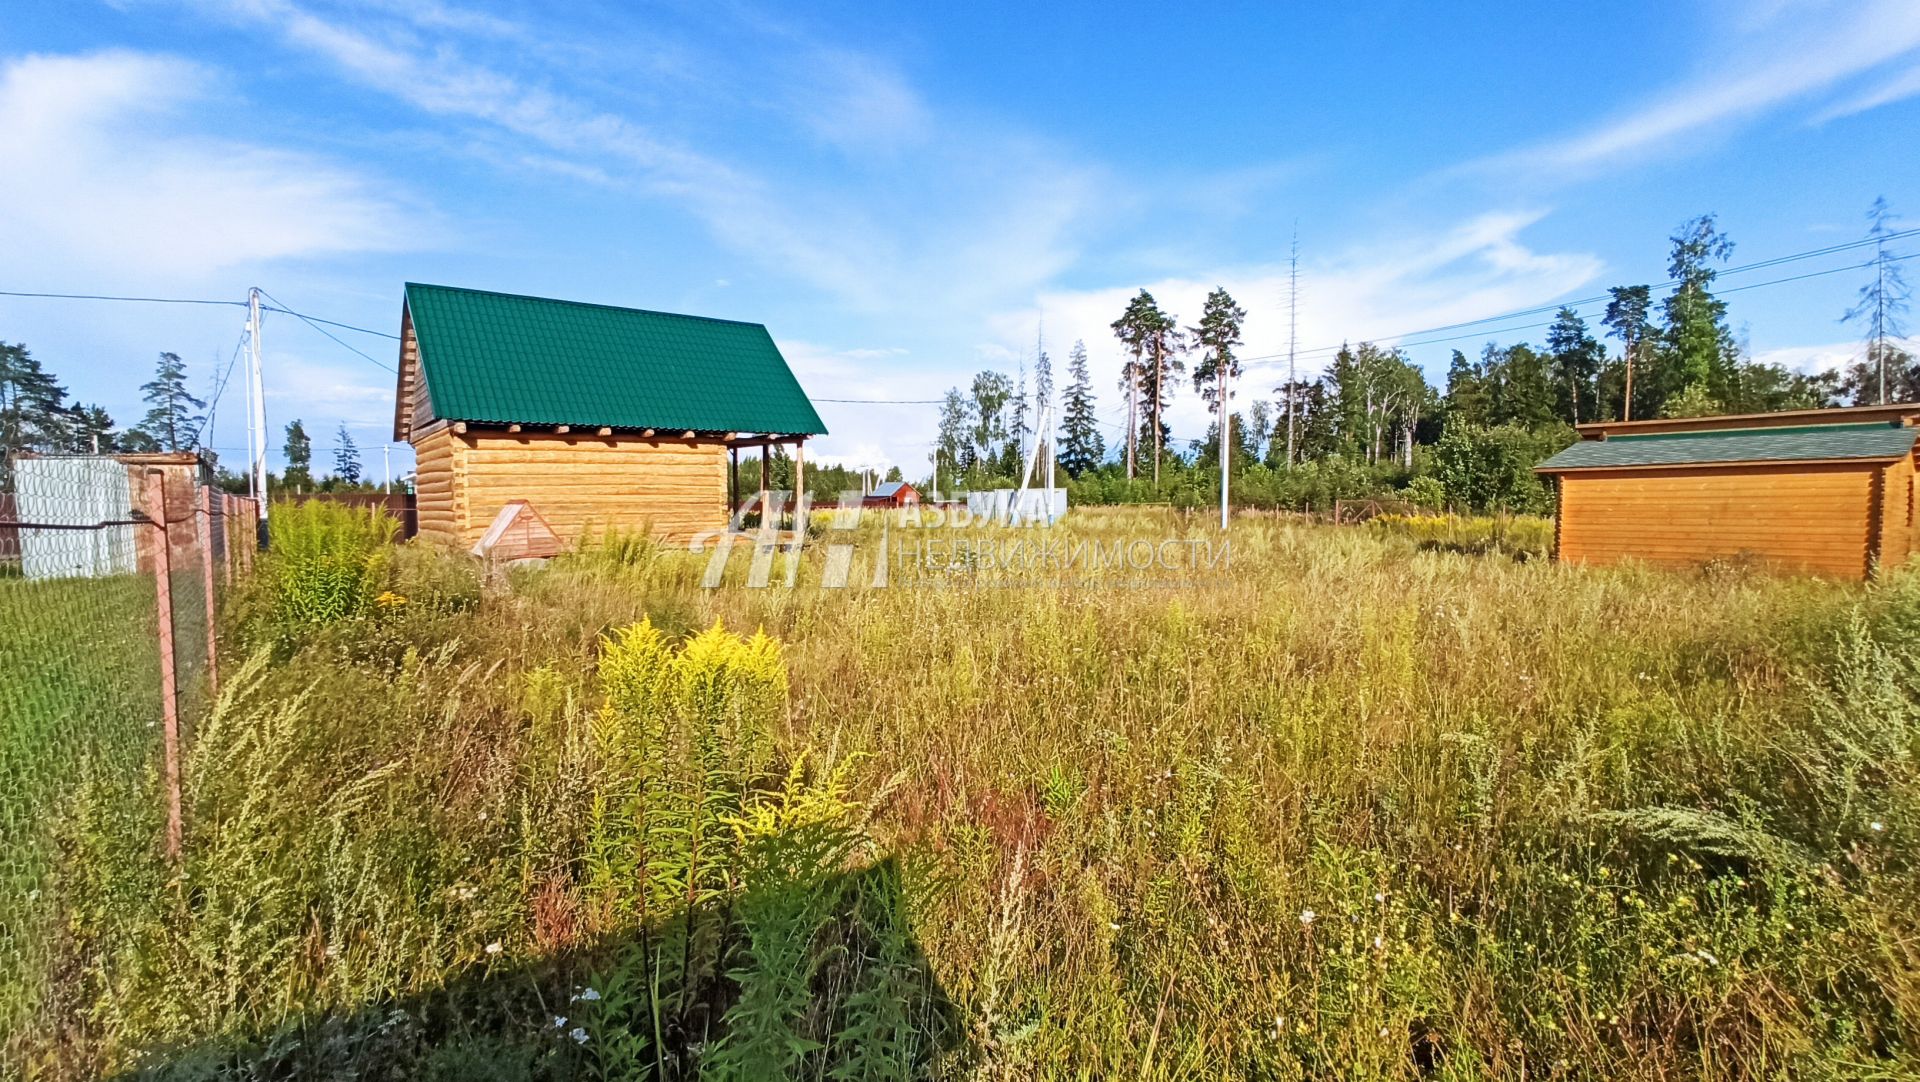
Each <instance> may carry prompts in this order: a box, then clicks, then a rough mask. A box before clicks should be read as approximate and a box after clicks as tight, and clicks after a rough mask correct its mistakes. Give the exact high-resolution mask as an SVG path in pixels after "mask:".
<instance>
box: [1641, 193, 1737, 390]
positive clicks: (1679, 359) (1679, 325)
mask: <svg viewBox="0 0 1920 1082" xmlns="http://www.w3.org/2000/svg"><path fill="white" fill-rule="evenodd" d="M1672 240H1673V257H1672V260H1671V261H1670V262H1669V264H1668V266H1667V276H1668V277H1669V278H1671V279H1673V281H1674V282H1675V283H1677V284H1676V285H1675V286H1674V290H1673V293H1672V295H1670V296H1669V297H1668V298H1667V300H1666V305H1665V313H1666V317H1667V327H1666V341H1665V343H1664V345H1665V347H1666V350H1665V352H1666V356H1665V357H1664V358H1662V361H1661V368H1662V370H1663V371H1662V373H1661V387H1660V391H1661V396H1662V398H1663V399H1669V398H1672V397H1673V396H1676V395H1679V394H1680V393H1681V392H1683V391H1686V390H1687V389H1688V388H1695V389H1696V390H1695V391H1694V392H1693V393H1692V394H1689V395H1688V396H1687V400H1686V402H1685V404H1684V405H1683V406H1681V407H1679V408H1681V409H1683V410H1685V411H1687V412H1685V413H1682V414H1677V415H1678V416H1691V415H1693V414H1692V411H1694V410H1699V409H1702V408H1704V409H1706V410H1707V411H1708V412H1712V411H1713V410H1715V409H1717V408H1719V407H1720V406H1721V405H1723V404H1724V403H1725V402H1726V401H1727V399H1728V397H1729V394H1730V391H1731V390H1732V383H1733V379H1732V376H1733V368H1734V367H1735V366H1736V365H1737V363H1738V360H1737V356H1738V355H1737V351H1736V350H1735V348H1734V344H1733V334H1732V332H1731V331H1730V330H1729V329H1728V327H1727V304H1726V302H1725V301H1723V300H1721V299H1719V298H1718V297H1715V296H1714V295H1713V294H1712V293H1711V292H1710V291H1709V287H1711V286H1712V285H1713V280H1714V277H1715V272H1714V270H1713V267H1712V264H1713V263H1716V262H1718V263H1724V262H1726V260H1727V258H1728V257H1729V256H1731V255H1732V254H1733V241H1731V240H1729V239H1727V237H1726V236H1725V235H1723V234H1722V233H1721V232H1720V231H1719V230H1718V228H1716V226H1715V224H1714V216H1713V215H1711V214H1702V215H1701V216H1700V217H1698V218H1694V219H1692V220H1691V221H1688V222H1686V223H1685V224H1683V225H1681V227H1680V231H1679V232H1678V233H1675V234H1674V235H1673V237H1672ZM1675 408H1676V407H1675V406H1674V404H1673V403H1671V402H1664V403H1663V405H1662V407H1661V409H1662V412H1665V413H1672V412H1673V410H1674V409H1675Z"/></svg>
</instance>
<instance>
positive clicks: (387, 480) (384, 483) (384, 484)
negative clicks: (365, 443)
mask: <svg viewBox="0 0 1920 1082" xmlns="http://www.w3.org/2000/svg"><path fill="white" fill-rule="evenodd" d="M380 473H381V479H380V491H381V492H386V491H387V490H388V489H389V488H391V487H392V485H393V444H391V443H383V444H381V445H380Z"/></svg>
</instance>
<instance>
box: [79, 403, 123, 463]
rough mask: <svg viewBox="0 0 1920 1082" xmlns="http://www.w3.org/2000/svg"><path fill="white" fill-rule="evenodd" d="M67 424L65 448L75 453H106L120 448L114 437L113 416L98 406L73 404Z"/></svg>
mask: <svg viewBox="0 0 1920 1082" xmlns="http://www.w3.org/2000/svg"><path fill="white" fill-rule="evenodd" d="M72 418H73V423H72V424H71V425H70V426H69V435H68V439H67V450H68V451H71V452H72V453H74V454H76V455H91V454H106V453H108V452H111V451H117V450H119V449H120V441H119V440H118V439H116V438H115V433H114V431H113V417H112V415H110V414H108V413H107V411H106V410H105V409H104V408H102V407H100V406H97V405H95V406H75V407H74V408H73V412H72Z"/></svg>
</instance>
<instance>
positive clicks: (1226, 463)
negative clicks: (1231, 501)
mask: <svg viewBox="0 0 1920 1082" xmlns="http://www.w3.org/2000/svg"><path fill="white" fill-rule="evenodd" d="M1226 353H1227V349H1226V347H1225V346H1222V347H1220V349H1219V351H1218V352H1217V353H1215V354H1214V357H1213V363H1214V365H1215V366H1217V367H1218V368H1219V369H1220V528H1221V529H1222V530H1224V529H1226V528H1227V475H1228V474H1229V473H1231V472H1232V459H1233V415H1232V414H1230V413H1228V412H1227V399H1228V398H1229V397H1230V396H1229V393H1228V390H1227V357H1226Z"/></svg>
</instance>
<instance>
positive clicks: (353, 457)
mask: <svg viewBox="0 0 1920 1082" xmlns="http://www.w3.org/2000/svg"><path fill="white" fill-rule="evenodd" d="M334 439H335V441H336V445H335V447H334V449H333V474H334V476H335V477H338V478H340V480H342V481H345V482H346V483H347V484H350V485H357V484H359V483H360V448H359V447H357V446H355V445H354V442H353V434H352V433H350V432H348V431H347V425H346V422H345V421H342V422H341V423H340V431H339V432H337V433H335V434H334Z"/></svg>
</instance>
